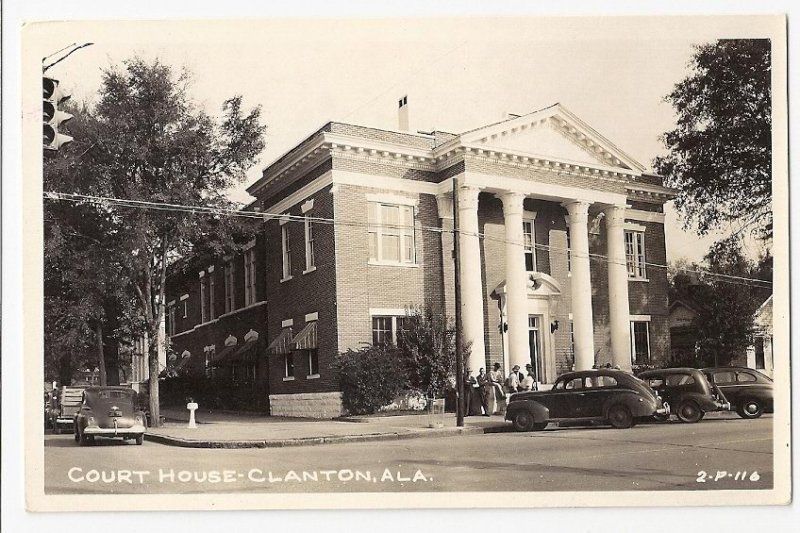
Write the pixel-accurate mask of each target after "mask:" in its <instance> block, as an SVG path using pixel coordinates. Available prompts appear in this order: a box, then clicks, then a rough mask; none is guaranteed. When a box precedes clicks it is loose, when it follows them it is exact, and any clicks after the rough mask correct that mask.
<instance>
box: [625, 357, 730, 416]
mask: <svg viewBox="0 0 800 533" xmlns="http://www.w3.org/2000/svg"><path fill="white" fill-rule="evenodd" d="M639 379H641V380H642V381H644V382H645V383H647V384H648V385H649V386H650V388H652V389H653V390H654V391H656V392H657V393H658V395H659V396H661V398H662V400H663V401H664V402H665V403H667V404H669V406H670V410H671V411H672V412H673V413H675V415H677V417H678V419H679V420H680V421H681V422H699V421H700V420H702V419H703V416H704V415H705V414H706V413H707V412H710V411H727V410H729V409H730V404H729V403H728V402H726V401H724V400H723V399H722V395H721V394H720V393H719V390H717V388H716V387H715V386H714V385H713V384H712V383H709V381H708V379H706V376H705V374H703V373H702V372H701V371H700V370H698V369H696V368H663V369H660V370H647V371H645V372H642V373H640V374H639ZM667 418H669V415H667V416H666V417H665V416H663V415H656V419H657V420H666V419H667Z"/></svg>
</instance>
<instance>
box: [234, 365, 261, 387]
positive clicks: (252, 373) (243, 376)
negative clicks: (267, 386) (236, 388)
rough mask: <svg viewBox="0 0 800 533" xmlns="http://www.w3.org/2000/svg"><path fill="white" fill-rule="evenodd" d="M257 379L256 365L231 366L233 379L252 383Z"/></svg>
mask: <svg viewBox="0 0 800 533" xmlns="http://www.w3.org/2000/svg"><path fill="white" fill-rule="evenodd" d="M255 380H256V365H254V364H244V365H233V366H231V381H234V382H238V383H252V382H254V381H255Z"/></svg>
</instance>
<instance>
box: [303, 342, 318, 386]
mask: <svg viewBox="0 0 800 533" xmlns="http://www.w3.org/2000/svg"><path fill="white" fill-rule="evenodd" d="M305 352H306V362H307V363H308V375H307V376H306V379H318V378H319V349H317V348H314V349H313V350H305ZM314 354H316V356H317V368H316V372H312V368H311V356H312V355H314Z"/></svg>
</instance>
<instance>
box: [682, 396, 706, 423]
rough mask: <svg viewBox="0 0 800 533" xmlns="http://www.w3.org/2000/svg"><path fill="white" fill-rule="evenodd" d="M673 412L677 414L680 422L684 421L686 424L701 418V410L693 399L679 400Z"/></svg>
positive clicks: (698, 420)
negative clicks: (679, 402)
mask: <svg viewBox="0 0 800 533" xmlns="http://www.w3.org/2000/svg"><path fill="white" fill-rule="evenodd" d="M675 414H677V415H678V419H679V420H680V421H681V422H686V423H687V424H694V423H696V422H700V420H702V419H703V410H702V409H700V406H699V405H697V402H695V401H694V400H686V401H685V402H681V404H680V405H679V406H678V409H677V410H676V411H675Z"/></svg>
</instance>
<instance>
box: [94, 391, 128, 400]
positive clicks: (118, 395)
mask: <svg viewBox="0 0 800 533" xmlns="http://www.w3.org/2000/svg"><path fill="white" fill-rule="evenodd" d="M90 395H91V396H94V397H95V398H103V399H108V400H119V399H130V398H132V397H133V391H125V390H101V391H97V392H95V393H94V394H90Z"/></svg>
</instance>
